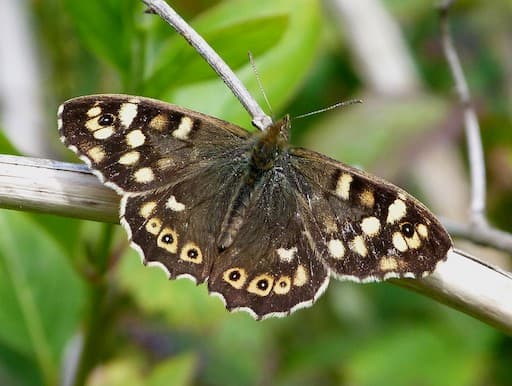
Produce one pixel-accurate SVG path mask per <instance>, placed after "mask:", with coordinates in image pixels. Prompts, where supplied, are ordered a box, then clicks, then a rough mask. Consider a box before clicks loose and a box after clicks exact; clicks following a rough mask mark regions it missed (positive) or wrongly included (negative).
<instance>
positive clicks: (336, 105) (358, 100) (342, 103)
mask: <svg viewBox="0 0 512 386" xmlns="http://www.w3.org/2000/svg"><path fill="white" fill-rule="evenodd" d="M356 103H363V101H362V100H361V99H350V100H348V101H344V102H338V103H335V104H333V105H332V106H329V107H325V108H323V109H320V110H315V111H311V112H309V113H306V114H302V115H297V116H296V117H295V118H296V119H298V118H305V117H309V116H310V115H315V114H320V113H323V112H325V111H329V110H334V109H337V108H338V107H343V106H348V105H354V104H356Z"/></svg>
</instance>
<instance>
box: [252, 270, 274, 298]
mask: <svg viewBox="0 0 512 386" xmlns="http://www.w3.org/2000/svg"><path fill="white" fill-rule="evenodd" d="M273 284H274V278H273V277H272V276H270V275H269V274H267V273H264V274H262V275H258V276H256V277H255V278H254V279H252V280H251V282H250V283H249V285H248V286H247V291H248V292H250V293H252V294H255V295H258V296H267V295H268V294H269V293H270V291H272V285H273Z"/></svg>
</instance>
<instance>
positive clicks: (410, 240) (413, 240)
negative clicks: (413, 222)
mask: <svg viewBox="0 0 512 386" xmlns="http://www.w3.org/2000/svg"><path fill="white" fill-rule="evenodd" d="M405 241H406V242H407V245H408V246H409V248H411V249H418V248H419V247H420V246H421V240H420V237H419V236H418V233H417V232H414V235H413V236H412V237H406V238H405Z"/></svg>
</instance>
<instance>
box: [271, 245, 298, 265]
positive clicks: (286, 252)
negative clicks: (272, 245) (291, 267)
mask: <svg viewBox="0 0 512 386" xmlns="http://www.w3.org/2000/svg"><path fill="white" fill-rule="evenodd" d="M276 252H277V254H278V256H279V258H280V259H281V261H284V262H285V263H290V262H291V261H292V260H293V258H294V257H295V254H296V253H297V247H293V248H290V249H286V248H279V249H277V250H276Z"/></svg>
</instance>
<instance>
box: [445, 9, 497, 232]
mask: <svg viewBox="0 0 512 386" xmlns="http://www.w3.org/2000/svg"><path fill="white" fill-rule="evenodd" d="M453 3H454V1H453V0H445V1H442V2H441V3H440V4H439V5H438V11H439V19H440V28H441V42H442V45H443V50H444V54H445V56H446V60H447V61H448V64H449V66H450V70H451V72H452V75H453V79H454V82H455V88H456V91H457V94H458V96H459V99H460V103H461V105H462V108H463V110H464V129H465V132H466V141H467V146H468V154H469V169H470V176H471V208H470V209H471V213H470V215H471V222H472V223H473V224H475V225H477V226H480V225H482V226H483V225H486V224H487V221H486V217H485V201H486V197H485V196H486V194H485V192H486V183H485V161H484V155H483V146H482V138H481V136H480V125H479V124H478V118H477V115H476V113H475V110H474V108H473V106H472V104H471V95H470V92H469V87H468V84H467V82H466V78H465V76H464V71H463V69H462V65H461V63H460V59H459V56H458V54H457V51H456V49H455V45H454V43H453V38H452V34H451V32H450V28H449V22H448V13H449V9H450V7H451V6H452V5H453Z"/></svg>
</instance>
